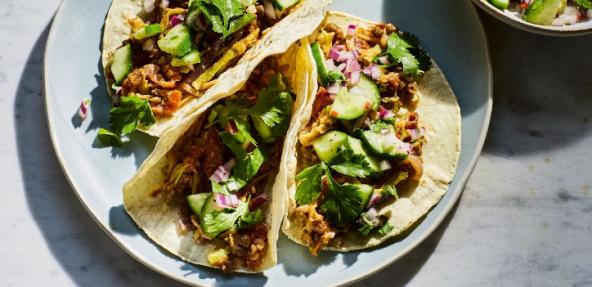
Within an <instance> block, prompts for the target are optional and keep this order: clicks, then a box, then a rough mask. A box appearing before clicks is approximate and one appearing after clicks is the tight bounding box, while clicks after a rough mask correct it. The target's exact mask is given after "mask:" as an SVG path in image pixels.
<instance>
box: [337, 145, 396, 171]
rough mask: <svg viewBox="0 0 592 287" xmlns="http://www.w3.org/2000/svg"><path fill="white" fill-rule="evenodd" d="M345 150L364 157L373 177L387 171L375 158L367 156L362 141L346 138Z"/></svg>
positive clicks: (386, 167)
mask: <svg viewBox="0 0 592 287" xmlns="http://www.w3.org/2000/svg"><path fill="white" fill-rule="evenodd" d="M347 148H349V149H351V151H352V152H353V153H354V154H357V155H361V156H363V157H364V159H365V160H366V162H367V163H368V166H369V167H370V169H371V170H372V171H373V172H374V173H375V175H377V174H379V173H381V172H383V171H385V170H387V169H388V168H389V167H388V166H385V165H384V164H382V163H381V162H380V161H379V160H378V159H377V158H375V157H373V156H371V155H369V154H368V153H367V152H366V150H365V149H364V146H363V145H362V141H361V140H359V139H357V138H354V137H350V136H348V138H347Z"/></svg>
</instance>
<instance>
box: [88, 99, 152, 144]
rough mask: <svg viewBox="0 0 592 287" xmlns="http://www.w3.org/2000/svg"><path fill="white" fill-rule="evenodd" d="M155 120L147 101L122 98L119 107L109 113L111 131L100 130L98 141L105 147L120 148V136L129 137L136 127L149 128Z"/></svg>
mask: <svg viewBox="0 0 592 287" xmlns="http://www.w3.org/2000/svg"><path fill="white" fill-rule="evenodd" d="M155 122H156V118H155V117H154V114H153V113H152V109H151V108H150V103H149V102H148V101H147V100H144V99H141V98H139V97H137V96H134V95H130V96H127V97H122V98H121V101H120V104H119V106H117V107H113V108H112V109H111V111H110V112H109V124H110V126H111V130H106V129H101V130H99V134H98V135H97V137H98V139H99V141H101V143H103V144H104V145H107V146H121V139H120V137H121V136H122V135H129V134H131V133H132V132H133V131H135V130H136V129H137V128H138V126H140V125H142V126H144V127H149V126H151V125H152V124H154V123H155Z"/></svg>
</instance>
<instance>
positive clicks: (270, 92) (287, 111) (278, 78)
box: [248, 73, 294, 143]
mask: <svg viewBox="0 0 592 287" xmlns="http://www.w3.org/2000/svg"><path fill="white" fill-rule="evenodd" d="M293 103H294V100H293V99H292V94H291V93H290V88H289V84H288V79H287V78H286V77H285V76H283V75H282V74H280V73H276V74H274V75H273V76H272V77H271V80H270V83H269V86H268V87H267V88H265V89H263V90H261V92H259V96H258V97H257V103H256V104H255V105H254V106H253V107H252V108H250V109H249V110H248V113H249V116H250V118H251V120H252V121H253V124H254V126H255V129H256V130H257V132H258V133H259V136H260V137H261V138H262V139H263V141H264V142H268V143H269V142H273V141H275V140H276V139H277V138H279V137H281V136H284V135H285V134H286V132H287V130H288V127H289V125H290V116H291V114H292V104H293Z"/></svg>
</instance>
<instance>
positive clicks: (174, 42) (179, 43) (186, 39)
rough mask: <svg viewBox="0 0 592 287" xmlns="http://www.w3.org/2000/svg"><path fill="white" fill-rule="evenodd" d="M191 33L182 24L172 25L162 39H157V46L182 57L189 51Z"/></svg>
mask: <svg viewBox="0 0 592 287" xmlns="http://www.w3.org/2000/svg"><path fill="white" fill-rule="evenodd" d="M192 46H193V44H192V42H191V33H190V32H189V28H187V26H185V25H183V24H179V25H177V26H175V27H173V28H172V29H171V30H170V31H169V32H168V33H167V34H166V35H165V36H164V37H163V38H162V39H160V40H158V47H159V48H160V49H161V50H162V51H164V52H166V53H169V54H171V55H173V56H177V57H183V56H185V55H186V54H187V53H189V52H190V51H191V48H192Z"/></svg>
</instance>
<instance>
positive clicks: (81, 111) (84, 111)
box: [78, 99, 90, 121]
mask: <svg viewBox="0 0 592 287" xmlns="http://www.w3.org/2000/svg"><path fill="white" fill-rule="evenodd" d="M89 105H90V99H85V100H82V101H81V102H80V106H79V107H78V116H79V117H80V119H81V120H83V121H84V120H86V117H88V107H89Z"/></svg>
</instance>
